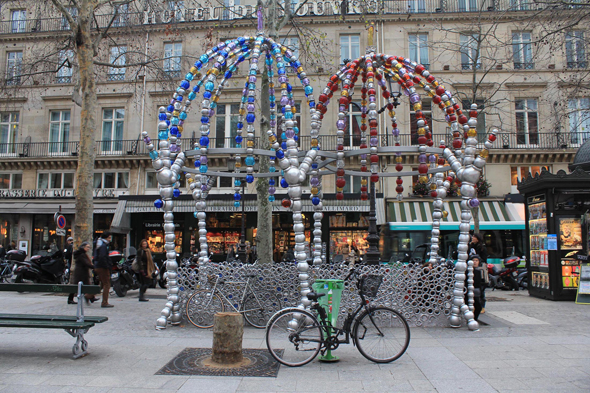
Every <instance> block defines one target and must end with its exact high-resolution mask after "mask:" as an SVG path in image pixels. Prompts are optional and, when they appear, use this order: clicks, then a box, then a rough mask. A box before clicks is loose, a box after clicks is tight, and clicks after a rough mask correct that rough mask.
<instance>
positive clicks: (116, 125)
mask: <svg viewBox="0 0 590 393" xmlns="http://www.w3.org/2000/svg"><path fill="white" fill-rule="evenodd" d="M124 122H125V109H121V108H118V109H103V110H102V140H101V141H100V144H101V149H100V150H101V151H103V152H108V151H112V152H120V151H122V150H123V142H122V141H123V126H124Z"/></svg>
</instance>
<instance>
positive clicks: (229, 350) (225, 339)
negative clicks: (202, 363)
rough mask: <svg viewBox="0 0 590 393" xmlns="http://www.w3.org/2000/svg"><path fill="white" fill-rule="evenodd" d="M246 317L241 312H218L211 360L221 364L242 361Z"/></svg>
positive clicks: (214, 326) (214, 327)
mask: <svg viewBox="0 0 590 393" xmlns="http://www.w3.org/2000/svg"><path fill="white" fill-rule="evenodd" d="M243 336H244V317H243V316H242V314H240V313H239V312H218V313H217V314H215V319H214V325H213V353H212V355H211V360H213V361H214V362H215V363H219V364H234V363H240V362H241V361H242V360H243V356H242V337H243Z"/></svg>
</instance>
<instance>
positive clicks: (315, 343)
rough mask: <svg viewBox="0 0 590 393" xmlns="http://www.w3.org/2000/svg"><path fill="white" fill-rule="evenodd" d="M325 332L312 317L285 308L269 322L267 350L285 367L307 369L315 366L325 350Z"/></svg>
mask: <svg viewBox="0 0 590 393" xmlns="http://www.w3.org/2000/svg"><path fill="white" fill-rule="evenodd" d="M322 340H323V338H322V330H321V328H320V325H319V323H318V320H317V319H316V317H314V316H313V314H312V313H310V312H309V311H305V310H300V309H298V308H285V309H284V310H281V311H279V312H278V313H276V314H275V315H273V317H272V318H271V319H270V321H269V322H268V327H267V328H266V346H267V348H268V351H269V352H270V354H271V355H272V357H273V358H275V359H276V360H277V362H279V363H281V364H284V365H285V366H290V367H296V366H303V365H304V364H307V363H309V362H311V361H312V360H313V359H314V358H315V357H316V356H317V354H318V352H319V351H320V348H321V346H322Z"/></svg>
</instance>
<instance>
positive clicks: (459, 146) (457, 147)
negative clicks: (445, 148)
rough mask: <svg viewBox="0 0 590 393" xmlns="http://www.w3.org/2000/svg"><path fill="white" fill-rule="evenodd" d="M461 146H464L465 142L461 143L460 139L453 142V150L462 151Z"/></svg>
mask: <svg viewBox="0 0 590 393" xmlns="http://www.w3.org/2000/svg"><path fill="white" fill-rule="evenodd" d="M461 146H463V142H461V140H459V139H455V140H454V141H453V148H455V149H460V148H461Z"/></svg>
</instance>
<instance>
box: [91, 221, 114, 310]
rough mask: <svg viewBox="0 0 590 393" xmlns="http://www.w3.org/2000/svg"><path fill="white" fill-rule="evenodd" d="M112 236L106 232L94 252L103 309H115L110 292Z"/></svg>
mask: <svg viewBox="0 0 590 393" xmlns="http://www.w3.org/2000/svg"><path fill="white" fill-rule="evenodd" d="M111 239H112V236H111V234H110V233H109V232H104V233H103V234H102V235H101V236H100V240H99V241H97V242H96V247H97V248H96V250H95V251H94V255H95V261H94V266H95V269H94V271H95V272H96V274H98V278H99V279H100V287H101V288H102V302H101V305H100V306H101V307H105V308H106V307H114V306H113V305H112V304H109V291H110V289H111V269H112V267H113V263H112V262H111V260H110V258H109V251H110V249H111Z"/></svg>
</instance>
